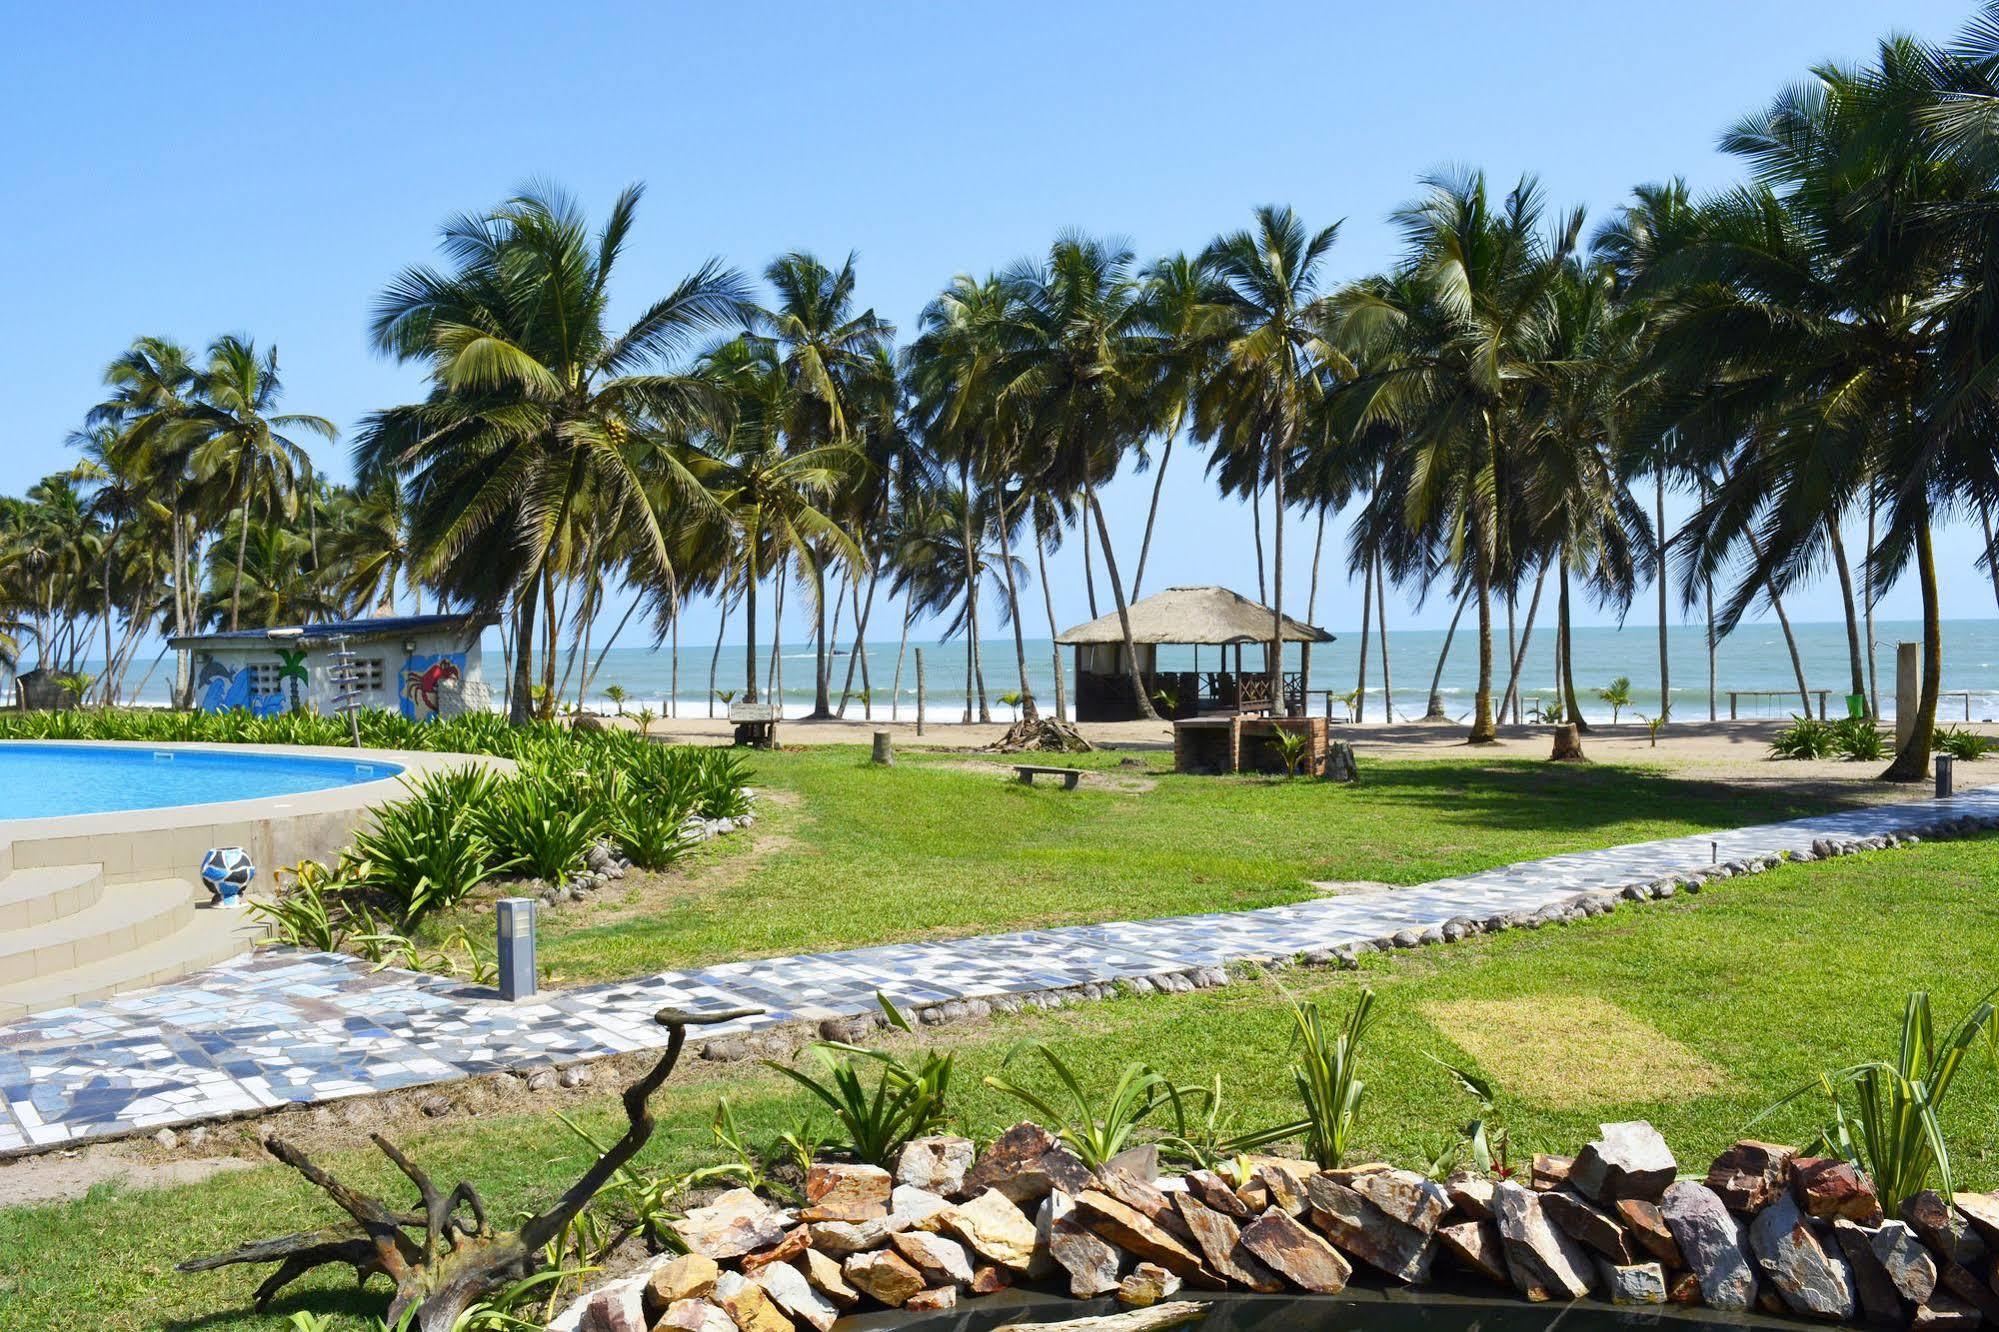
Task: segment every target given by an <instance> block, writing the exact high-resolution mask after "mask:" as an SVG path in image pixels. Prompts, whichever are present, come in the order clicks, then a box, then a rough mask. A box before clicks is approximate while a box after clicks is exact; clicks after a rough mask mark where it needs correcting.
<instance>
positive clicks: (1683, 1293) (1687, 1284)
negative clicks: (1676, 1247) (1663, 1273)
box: [1666, 1272, 1701, 1304]
mask: <svg viewBox="0 0 1999 1332" xmlns="http://www.w3.org/2000/svg"><path fill="white" fill-rule="evenodd" d="M1666 1302H1667V1303H1668V1304H1699V1303H1700V1302H1701V1279H1700V1278H1699V1277H1697V1276H1695V1275H1694V1274H1693V1273H1692V1272H1675V1273H1674V1274H1673V1277H1672V1280H1670V1281H1668V1282H1667V1283H1666Z"/></svg>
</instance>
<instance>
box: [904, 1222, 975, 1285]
mask: <svg viewBox="0 0 1999 1332" xmlns="http://www.w3.org/2000/svg"><path fill="white" fill-rule="evenodd" d="M889 1246H890V1247H891V1248H893V1249H894V1250H895V1251H896V1252H897V1253H898V1254H901V1255H902V1259H903V1261H904V1262H906V1263H908V1264H909V1265H910V1266H911V1267H913V1268H915V1269H916V1270H917V1271H918V1272H920V1273H922V1274H923V1280H924V1281H925V1283H927V1284H929V1285H932V1286H944V1285H951V1286H969V1285H971V1284H972V1260H971V1258H970V1257H968V1256H967V1255H966V1253H965V1246H964V1245H962V1244H960V1243H958V1242H957V1241H956V1240H949V1239H945V1238H944V1237H943V1236H942V1235H932V1234H928V1233H926V1232H924V1231H921V1230H905V1231H902V1232H900V1233H899V1234H895V1235H891V1236H889Z"/></svg>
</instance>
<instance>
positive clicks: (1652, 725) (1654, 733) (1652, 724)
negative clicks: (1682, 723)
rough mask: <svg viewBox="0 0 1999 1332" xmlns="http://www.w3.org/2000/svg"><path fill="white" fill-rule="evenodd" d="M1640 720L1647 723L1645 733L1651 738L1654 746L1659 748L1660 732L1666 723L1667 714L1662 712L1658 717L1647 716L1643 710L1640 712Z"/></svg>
mask: <svg viewBox="0 0 1999 1332" xmlns="http://www.w3.org/2000/svg"><path fill="white" fill-rule="evenodd" d="M1638 720H1640V721H1642V722H1644V723H1645V734H1646V735H1647V736H1648V737H1650V738H1651V741H1652V748H1654V749H1657V748H1658V747H1659V732H1660V731H1661V730H1663V729H1664V728H1665V725H1666V714H1665V713H1663V712H1662V713H1660V714H1659V715H1658V716H1656V717H1647V716H1646V715H1645V714H1644V713H1642V712H1641V713H1639V714H1638Z"/></svg>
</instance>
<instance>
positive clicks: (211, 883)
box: [201, 846, 257, 907]
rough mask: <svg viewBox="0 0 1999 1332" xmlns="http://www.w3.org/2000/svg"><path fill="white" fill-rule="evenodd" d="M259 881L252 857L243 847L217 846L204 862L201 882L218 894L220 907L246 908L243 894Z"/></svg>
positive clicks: (217, 901) (217, 898)
mask: <svg viewBox="0 0 1999 1332" xmlns="http://www.w3.org/2000/svg"><path fill="white" fill-rule="evenodd" d="M256 877H257V867H256V865H255V864H254V863H252V861H251V860H250V853H249V852H248V851H245V850H244V849H243V848H242V847H240V846H218V847H216V848H214V849H213V850H211V851H210V852H209V853H208V854H207V855H205V856H203V857H202V858H201V881H202V882H203V883H205V884H207V885H208V890H209V891H210V892H212V893H214V894H215V904H216V905H217V906H225V907H234V906H241V905H243V891H244V890H245V889H246V888H248V887H249V886H250V880H252V879H254V878H256Z"/></svg>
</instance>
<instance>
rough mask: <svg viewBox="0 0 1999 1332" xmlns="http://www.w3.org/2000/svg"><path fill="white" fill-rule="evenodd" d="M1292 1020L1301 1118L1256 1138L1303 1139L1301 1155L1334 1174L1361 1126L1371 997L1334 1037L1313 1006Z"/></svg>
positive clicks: (1295, 1012)
mask: <svg viewBox="0 0 1999 1332" xmlns="http://www.w3.org/2000/svg"><path fill="white" fill-rule="evenodd" d="M1291 1016H1292V1020H1293V1021H1294V1022H1295V1023H1296V1024H1297V1027H1298V1031H1297V1039H1298V1047H1299V1059H1298V1062H1297V1063H1295V1064H1293V1065H1292V1066H1291V1077H1292V1080H1293V1081H1294V1082H1295V1083H1296V1084H1297V1086H1298V1099H1299V1100H1300V1101H1301V1102H1303V1103H1304V1107H1305V1117H1304V1118H1303V1119H1301V1120H1299V1121H1298V1122H1297V1123H1295V1124H1286V1125H1283V1126H1281V1127H1279V1128H1276V1129H1271V1130H1268V1131H1267V1132H1266V1133H1265V1134H1263V1135H1260V1136H1261V1137H1262V1138H1263V1139H1265V1140H1267V1141H1276V1140H1277V1139H1278V1138H1286V1137H1295V1136H1300V1135H1302V1136H1303V1137H1304V1139H1305V1154H1306V1155H1307V1156H1309V1157H1311V1158H1312V1159H1313V1160H1314V1161H1316V1162H1318V1164H1319V1168H1320V1169H1321V1170H1334V1169H1337V1168H1338V1167H1339V1166H1340V1165H1341V1164H1342V1163H1344V1162H1345V1160H1346V1156H1347V1151H1348V1149H1349V1148H1351V1147H1352V1146H1353V1139H1354V1132H1355V1128H1356V1126H1357V1125H1358V1124H1359V1122H1360V1099H1361V1093H1362V1092H1363V1091H1365V1090H1366V1088H1367V1084H1366V1083H1365V1082H1363V1081H1362V1080H1361V1077H1360V1047H1361V1044H1362V1042H1364V1041H1365V1040H1366V1039H1367V1033H1368V1030H1369V1029H1370V1028H1371V1027H1372V1026H1373V1025H1374V991H1372V990H1362V991H1361V992H1360V993H1359V994H1358V995H1356V996H1355V997H1354V1004H1353V1007H1352V1008H1350V1009H1348V1010H1347V1016H1346V1021H1345V1022H1343V1023H1341V1024H1340V1028H1339V1031H1338V1033H1337V1034H1334V1033H1332V1032H1330V1031H1329V1029H1328V1028H1327V1026H1326V1023H1325V1019H1324V1018H1323V1017H1322V1016H1321V1015H1320V1013H1319V1006H1318V1005H1317V1004H1299V1005H1298V1006H1297V1007H1296V1008H1293V1009H1292V1010H1291Z"/></svg>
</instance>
